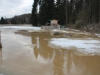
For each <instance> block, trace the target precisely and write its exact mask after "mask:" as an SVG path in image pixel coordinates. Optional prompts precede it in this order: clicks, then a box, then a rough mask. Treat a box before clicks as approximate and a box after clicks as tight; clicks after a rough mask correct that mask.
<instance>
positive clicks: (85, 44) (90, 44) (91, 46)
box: [49, 38, 100, 53]
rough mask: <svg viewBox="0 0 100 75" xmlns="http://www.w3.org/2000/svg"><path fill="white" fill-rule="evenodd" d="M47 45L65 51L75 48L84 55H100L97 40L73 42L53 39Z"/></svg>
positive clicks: (65, 39) (72, 40) (99, 46)
mask: <svg viewBox="0 0 100 75" xmlns="http://www.w3.org/2000/svg"><path fill="white" fill-rule="evenodd" d="M49 43H50V44H53V45H56V46H60V47H61V48H67V49H68V48H71V47H75V48H76V49H77V50H78V51H80V52H85V53H95V52H99V53H100V41H99V40H74V39H68V38H53V39H51V41H50V42H49Z"/></svg>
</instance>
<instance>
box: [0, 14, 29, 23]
mask: <svg viewBox="0 0 100 75" xmlns="http://www.w3.org/2000/svg"><path fill="white" fill-rule="evenodd" d="M0 24H31V14H23V15H19V16H14V17H13V18H3V17H1V20H0Z"/></svg>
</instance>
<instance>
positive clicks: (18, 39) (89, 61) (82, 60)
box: [0, 30, 100, 75]
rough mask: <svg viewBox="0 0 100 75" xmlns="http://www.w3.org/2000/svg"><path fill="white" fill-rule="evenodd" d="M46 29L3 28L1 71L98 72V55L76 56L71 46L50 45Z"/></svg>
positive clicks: (11, 74) (41, 74)
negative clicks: (43, 30) (52, 46)
mask: <svg viewBox="0 0 100 75" xmlns="http://www.w3.org/2000/svg"><path fill="white" fill-rule="evenodd" d="M53 37H55V36H51V35H50V34H49V33H29V32H28V31H17V32H14V31H13V30H3V31H2V46H3V48H2V49H1V50H0V74H3V75H100V71H99V70H100V57H99V56H77V55H76V54H75V52H74V51H73V50H66V49H61V48H56V49H55V48H51V47H49V46H48V42H49V40H50V39H51V38H53Z"/></svg>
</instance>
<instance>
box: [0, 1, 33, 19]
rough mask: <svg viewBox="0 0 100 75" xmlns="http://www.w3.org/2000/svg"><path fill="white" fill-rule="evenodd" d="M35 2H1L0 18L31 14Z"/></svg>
mask: <svg viewBox="0 0 100 75" xmlns="http://www.w3.org/2000/svg"><path fill="white" fill-rule="evenodd" d="M32 4H33V0H1V1H0V17H2V16H3V17H13V16H14V15H20V14H24V13H31V9H32Z"/></svg>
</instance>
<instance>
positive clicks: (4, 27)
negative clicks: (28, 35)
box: [0, 26, 41, 30]
mask: <svg viewBox="0 0 100 75" xmlns="http://www.w3.org/2000/svg"><path fill="white" fill-rule="evenodd" d="M0 29H18V30H29V29H33V30H40V29H41V27H32V26H1V27H0Z"/></svg>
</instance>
